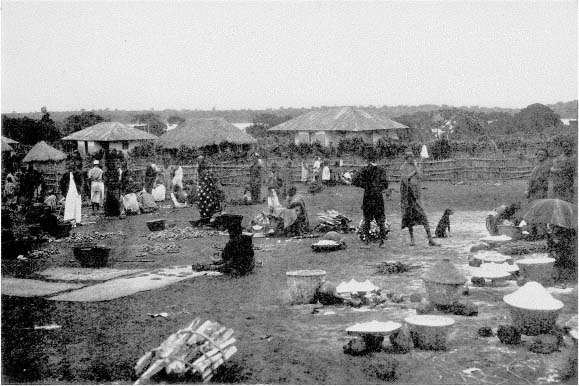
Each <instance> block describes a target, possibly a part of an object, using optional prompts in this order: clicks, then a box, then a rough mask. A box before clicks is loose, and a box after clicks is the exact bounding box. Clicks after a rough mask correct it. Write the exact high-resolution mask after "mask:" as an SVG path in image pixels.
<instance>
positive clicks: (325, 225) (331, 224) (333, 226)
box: [315, 210, 352, 233]
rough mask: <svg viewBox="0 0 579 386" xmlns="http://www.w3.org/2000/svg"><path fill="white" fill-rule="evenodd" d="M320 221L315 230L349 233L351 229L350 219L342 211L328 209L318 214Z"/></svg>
mask: <svg viewBox="0 0 579 386" xmlns="http://www.w3.org/2000/svg"><path fill="white" fill-rule="evenodd" d="M317 216H318V219H319V220H320V223H319V224H318V225H317V226H316V228H315V231H317V232H322V233H324V232H330V231H334V232H339V233H348V232H349V231H350V225H349V224H350V223H351V222H352V220H350V219H349V218H348V217H346V216H344V215H343V214H342V213H340V212H338V211H336V210H326V211H325V212H321V213H318V214H317Z"/></svg>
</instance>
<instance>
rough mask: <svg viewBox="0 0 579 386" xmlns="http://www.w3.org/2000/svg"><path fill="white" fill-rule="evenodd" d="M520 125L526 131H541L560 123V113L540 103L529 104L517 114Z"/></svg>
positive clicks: (516, 117)
mask: <svg viewBox="0 0 579 386" xmlns="http://www.w3.org/2000/svg"><path fill="white" fill-rule="evenodd" d="M515 119H516V120H517V121H518V125H519V127H520V128H521V129H522V130H523V131H524V132H525V133H529V134H531V133H541V132H543V130H545V129H547V128H551V127H555V126H558V125H560V124H561V123H560V122H561V121H560V120H559V115H557V114H555V112H554V111H553V110H551V109H550V108H549V107H547V106H545V105H542V104H540V103H535V104H532V105H529V106H527V107H525V108H524V109H522V110H521V111H519V112H518V113H517V114H515Z"/></svg>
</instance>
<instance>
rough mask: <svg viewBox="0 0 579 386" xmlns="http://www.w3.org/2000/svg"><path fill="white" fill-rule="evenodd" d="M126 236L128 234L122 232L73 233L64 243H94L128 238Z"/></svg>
mask: <svg viewBox="0 0 579 386" xmlns="http://www.w3.org/2000/svg"><path fill="white" fill-rule="evenodd" d="M126 236H127V234H126V233H124V232H122V231H118V232H97V231H94V232H92V233H73V234H71V235H70V236H69V237H67V238H65V239H62V241H64V242H69V243H92V242H95V241H102V240H107V239H110V238H113V237H126Z"/></svg>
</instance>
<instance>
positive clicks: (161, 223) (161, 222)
mask: <svg viewBox="0 0 579 386" xmlns="http://www.w3.org/2000/svg"><path fill="white" fill-rule="evenodd" d="M165 223H166V220H165V219H157V220H150V221H147V228H149V230H150V231H151V232H156V231H162V230H164V229H165Z"/></svg>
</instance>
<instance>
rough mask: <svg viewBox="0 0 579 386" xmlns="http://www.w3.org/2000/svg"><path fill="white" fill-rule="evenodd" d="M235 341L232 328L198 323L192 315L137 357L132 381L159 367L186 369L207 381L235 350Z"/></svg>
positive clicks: (171, 371) (140, 381)
mask: <svg viewBox="0 0 579 386" xmlns="http://www.w3.org/2000/svg"><path fill="white" fill-rule="evenodd" d="M235 342H236V340H235V338H233V330H232V329H230V328H226V327H223V326H222V325H220V324H219V323H216V322H212V321H210V320H207V321H205V322H204V323H201V319H200V318H196V319H195V320H193V322H192V323H191V324H190V325H189V326H188V327H187V328H184V329H181V330H179V331H177V332H176V333H174V334H172V335H171V336H169V337H168V338H167V339H166V340H165V341H164V342H163V343H161V345H160V346H159V347H157V348H156V349H154V350H151V351H149V352H148V353H146V354H145V355H144V356H143V357H141V359H139V360H138V362H137V364H136V365H135V372H136V374H137V375H138V376H139V379H137V381H136V382H135V385H142V384H148V383H150V382H151V377H153V376H154V375H155V374H157V373H159V372H160V371H161V370H165V373H166V374H181V375H184V374H186V373H187V372H189V371H190V372H191V374H197V375H199V376H200V377H201V378H202V379H203V382H207V381H209V380H210V379H211V378H212V377H213V375H214V374H215V370H217V369H218V368H219V366H221V365H222V364H224V363H225V361H227V360H228V359H229V358H231V356H232V355H233V354H235V353H236V352H237V348H236V347H235V345H234V344H235Z"/></svg>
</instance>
